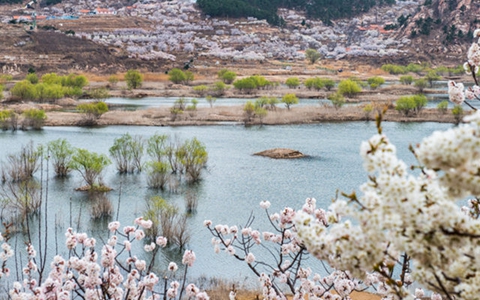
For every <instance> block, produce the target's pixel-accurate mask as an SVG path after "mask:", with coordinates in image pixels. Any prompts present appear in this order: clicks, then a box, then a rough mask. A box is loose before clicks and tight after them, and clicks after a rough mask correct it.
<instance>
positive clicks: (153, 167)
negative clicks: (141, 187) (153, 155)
mask: <svg viewBox="0 0 480 300" xmlns="http://www.w3.org/2000/svg"><path fill="white" fill-rule="evenodd" d="M146 169H147V185H148V187H150V188H153V189H162V190H163V189H164V188H165V185H166V183H167V182H168V178H169V173H170V168H169V165H168V163H166V162H163V161H150V162H148V163H147V165H146Z"/></svg>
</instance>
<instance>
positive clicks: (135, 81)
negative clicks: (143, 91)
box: [125, 69, 143, 90]
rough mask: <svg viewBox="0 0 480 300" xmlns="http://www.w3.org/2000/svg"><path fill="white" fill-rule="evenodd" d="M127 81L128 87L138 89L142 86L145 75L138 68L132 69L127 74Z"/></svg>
mask: <svg viewBox="0 0 480 300" xmlns="http://www.w3.org/2000/svg"><path fill="white" fill-rule="evenodd" d="M125 82H126V83H127V87H128V89H130V90H131V89H137V88H139V87H141V86H142V83H143V75H142V74H141V73H140V72H139V71H138V70H133V69H130V70H128V71H127V73H126V74H125Z"/></svg>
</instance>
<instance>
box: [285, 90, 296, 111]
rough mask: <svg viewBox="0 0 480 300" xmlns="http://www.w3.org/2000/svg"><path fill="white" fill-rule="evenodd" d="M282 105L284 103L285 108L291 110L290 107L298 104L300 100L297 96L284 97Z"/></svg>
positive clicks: (287, 95) (288, 95)
mask: <svg viewBox="0 0 480 300" xmlns="http://www.w3.org/2000/svg"><path fill="white" fill-rule="evenodd" d="M282 103H284V104H285V107H286V108H287V109H288V110H290V106H292V105H293V104H298V98H297V96H296V95H295V94H286V95H284V96H283V97H282Z"/></svg>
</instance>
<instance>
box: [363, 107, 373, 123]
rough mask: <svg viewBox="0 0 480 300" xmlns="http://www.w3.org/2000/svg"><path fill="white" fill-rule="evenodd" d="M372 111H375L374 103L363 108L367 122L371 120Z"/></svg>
mask: <svg viewBox="0 0 480 300" xmlns="http://www.w3.org/2000/svg"><path fill="white" fill-rule="evenodd" d="M372 111H373V104H372V103H368V104H366V105H365V106H364V107H363V112H364V113H365V118H366V119H367V121H368V120H370V114H371V113H372Z"/></svg>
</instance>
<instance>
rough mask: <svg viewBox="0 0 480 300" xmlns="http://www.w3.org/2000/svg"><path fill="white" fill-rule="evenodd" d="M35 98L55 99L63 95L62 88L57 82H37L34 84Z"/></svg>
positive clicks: (42, 99)
mask: <svg viewBox="0 0 480 300" xmlns="http://www.w3.org/2000/svg"><path fill="white" fill-rule="evenodd" d="M35 90H36V92H35V94H36V99H38V100H41V101H44V100H56V99H60V98H63V97H64V96H65V92H64V88H63V87H62V86H61V85H59V84H46V83H43V82H42V83H39V84H36V85H35Z"/></svg>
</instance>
